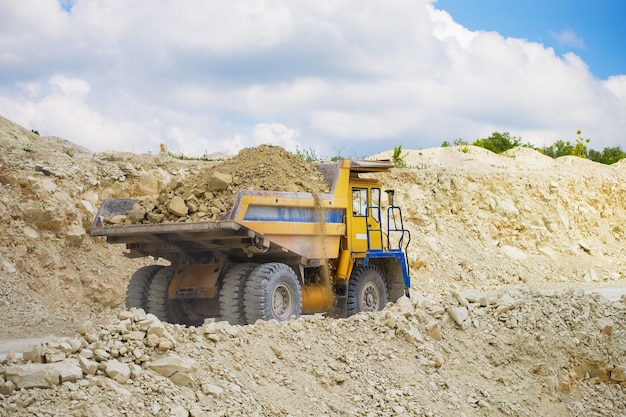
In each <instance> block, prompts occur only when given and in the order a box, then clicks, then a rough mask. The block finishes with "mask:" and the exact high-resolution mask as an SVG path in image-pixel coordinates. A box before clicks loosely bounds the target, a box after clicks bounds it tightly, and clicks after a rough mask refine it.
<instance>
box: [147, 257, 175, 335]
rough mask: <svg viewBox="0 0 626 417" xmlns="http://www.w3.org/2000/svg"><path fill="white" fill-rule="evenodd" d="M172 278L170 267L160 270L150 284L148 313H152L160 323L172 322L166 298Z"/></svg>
mask: <svg viewBox="0 0 626 417" xmlns="http://www.w3.org/2000/svg"><path fill="white" fill-rule="evenodd" d="M173 276H174V268H173V267H171V266H168V267H165V268H162V269H161V270H160V271H159V272H157V273H156V275H155V276H154V278H152V282H151V283H150V289H149V290H148V300H147V305H148V311H147V312H148V313H152V314H154V315H155V316H157V317H158V318H159V320H161V321H166V322H168V323H173V322H174V319H175V318H174V317H172V315H171V314H170V309H169V300H168V298H167V291H168V289H169V286H170V282H172V277H173Z"/></svg>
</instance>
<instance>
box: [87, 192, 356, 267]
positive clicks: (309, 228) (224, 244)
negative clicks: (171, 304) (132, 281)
mask: <svg viewBox="0 0 626 417" xmlns="http://www.w3.org/2000/svg"><path fill="white" fill-rule="evenodd" d="M138 202H139V200H133V199H107V200H105V201H103V203H102V205H101V207H100V209H99V211H98V214H97V215H96V218H95V220H94V222H93V225H92V228H91V235H92V236H104V237H106V238H107V242H109V243H124V244H127V245H128V247H130V248H132V249H134V250H135V251H136V252H138V253H137V256H147V255H151V256H157V257H163V258H166V259H171V258H172V255H173V254H181V253H185V254H193V253H200V252H215V253H217V254H227V255H229V256H240V257H242V256H243V257H252V256H255V257H268V258H269V257H271V259H273V260H277V261H278V260H283V261H285V262H289V263H292V262H297V263H301V264H304V265H307V264H311V263H314V262H316V261H317V260H320V259H324V258H335V257H336V256H337V254H338V251H339V239H340V237H341V236H343V234H344V233H345V225H344V224H343V213H344V212H345V210H344V209H341V208H337V207H333V206H334V205H335V204H333V202H334V200H333V198H332V197H331V195H329V194H325V195H317V196H313V195H312V194H309V193H288V192H275V191H248V190H243V191H240V192H239V193H238V195H237V197H236V198H235V203H234V205H233V208H232V210H231V211H230V212H229V213H228V214H227V215H226V216H225V217H224V218H222V219H221V220H209V221H201V222H178V223H160V224H127V225H106V226H105V224H104V218H105V217H112V216H115V215H119V214H125V213H126V212H127V211H128V210H130V209H131V208H132V206H133V204H135V203H138ZM320 205H325V206H327V207H324V208H322V207H321V206H320ZM320 219H322V220H320Z"/></svg>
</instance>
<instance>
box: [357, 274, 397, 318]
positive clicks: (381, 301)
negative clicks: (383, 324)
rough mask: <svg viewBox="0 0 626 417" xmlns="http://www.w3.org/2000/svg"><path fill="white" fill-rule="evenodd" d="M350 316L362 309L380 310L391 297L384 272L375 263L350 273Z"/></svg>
mask: <svg viewBox="0 0 626 417" xmlns="http://www.w3.org/2000/svg"><path fill="white" fill-rule="evenodd" d="M347 297H348V301H347V313H348V316H352V315H354V314H357V313H360V312H362V311H379V310H382V309H383V308H384V307H385V305H386V304H387V300H388V298H389V296H388V291H387V283H386V282H385V279H384V278H383V273H382V272H381V271H380V269H378V267H376V266H375V265H367V266H360V267H357V268H355V269H354V270H353V271H352V275H350V280H349V281H348V291H347Z"/></svg>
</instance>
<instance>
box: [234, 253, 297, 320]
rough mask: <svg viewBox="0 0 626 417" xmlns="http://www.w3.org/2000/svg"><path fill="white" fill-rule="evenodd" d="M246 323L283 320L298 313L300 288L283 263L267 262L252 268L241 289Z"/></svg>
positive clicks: (293, 274)
mask: <svg viewBox="0 0 626 417" xmlns="http://www.w3.org/2000/svg"><path fill="white" fill-rule="evenodd" d="M244 310H245V314H246V320H247V322H248V323H250V324H253V323H254V322H256V321H257V320H259V319H260V320H277V321H285V320H287V319H289V318H290V317H292V316H293V317H299V316H300V314H302V288H301V287H300V282H299V281H298V277H297V276H296V273H295V272H294V271H293V269H291V267H289V266H288V265H286V264H283V263H279V262H271V263H267V264H262V265H259V266H258V267H256V268H254V270H252V272H251V273H250V276H249V277H248V280H247V282H246V287H245V289H244Z"/></svg>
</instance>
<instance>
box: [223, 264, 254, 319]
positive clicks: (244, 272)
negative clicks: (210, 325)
mask: <svg viewBox="0 0 626 417" xmlns="http://www.w3.org/2000/svg"><path fill="white" fill-rule="evenodd" d="M257 266H258V264H255V263H243V264H235V265H233V266H232V267H231V268H230V269H229V270H228V271H227V272H226V274H224V278H223V279H222V287H221V288H220V298H219V300H220V316H221V318H222V320H226V321H227V322H229V323H230V324H246V313H245V311H244V308H243V293H244V290H245V287H246V280H247V279H248V276H250V272H252V270H253V269H254V268H256V267H257Z"/></svg>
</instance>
